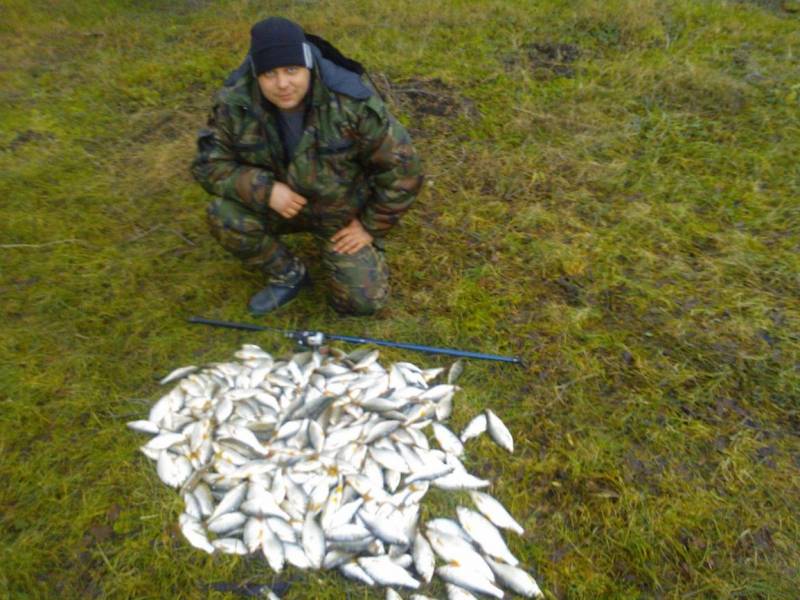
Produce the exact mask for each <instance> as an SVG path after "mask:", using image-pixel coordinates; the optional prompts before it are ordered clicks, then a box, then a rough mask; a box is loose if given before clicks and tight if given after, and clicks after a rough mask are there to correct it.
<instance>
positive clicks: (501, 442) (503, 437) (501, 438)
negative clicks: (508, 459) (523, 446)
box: [486, 408, 514, 452]
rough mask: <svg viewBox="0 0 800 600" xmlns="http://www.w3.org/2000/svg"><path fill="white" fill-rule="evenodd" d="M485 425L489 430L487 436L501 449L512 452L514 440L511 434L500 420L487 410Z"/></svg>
mask: <svg viewBox="0 0 800 600" xmlns="http://www.w3.org/2000/svg"><path fill="white" fill-rule="evenodd" d="M486 424H487V428H488V429H489V435H490V436H492V439H493V440H494V441H495V442H496V443H497V445H498V446H500V447H501V448H505V449H506V450H508V451H509V452H514V438H513V437H511V432H510V431H509V430H508V428H507V427H506V426H505V423H503V421H501V420H500V417H498V416H497V415H496V414H494V413H493V412H492V411H491V410H489V409H488V408H487V409H486Z"/></svg>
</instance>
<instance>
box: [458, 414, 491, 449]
mask: <svg viewBox="0 0 800 600" xmlns="http://www.w3.org/2000/svg"><path fill="white" fill-rule="evenodd" d="M484 431H486V414H485V413H481V414H479V415H477V416H475V417H474V418H473V419H472V420H471V421H470V422H469V423H467V426H466V427H464V430H463V431H462V432H461V435H460V439H461V442H462V443H466V442H467V440H471V439H472V438H475V437H478V436H479V435H480V434H482V433H483V432H484Z"/></svg>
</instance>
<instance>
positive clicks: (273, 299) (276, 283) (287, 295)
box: [248, 260, 311, 315]
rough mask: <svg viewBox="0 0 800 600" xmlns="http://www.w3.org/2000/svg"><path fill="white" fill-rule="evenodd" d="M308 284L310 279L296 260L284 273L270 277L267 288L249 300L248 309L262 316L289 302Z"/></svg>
mask: <svg viewBox="0 0 800 600" xmlns="http://www.w3.org/2000/svg"><path fill="white" fill-rule="evenodd" d="M310 284H311V278H310V277H309V276H308V271H307V270H306V267H305V265H304V264H303V263H301V262H300V261H299V260H296V261H295V263H294V265H293V267H292V268H291V269H289V270H288V271H287V272H286V273H283V274H282V275H272V276H270V282H269V284H268V285H267V287H265V288H264V289H262V290H259V291H258V292H256V294H255V295H254V296H253V297H252V298H250V303H249V304H248V308H249V309H250V312H251V313H252V314H254V315H264V314H266V313H268V312H270V311H272V310H275V309H276V308H278V307H279V306H283V305H284V304H286V303H287V302H289V301H290V300H291V299H292V298H294V297H295V296H297V294H298V293H299V292H300V290H301V289H302V288H303V287H304V286H307V285H310Z"/></svg>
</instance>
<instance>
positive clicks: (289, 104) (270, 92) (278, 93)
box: [258, 67, 311, 110]
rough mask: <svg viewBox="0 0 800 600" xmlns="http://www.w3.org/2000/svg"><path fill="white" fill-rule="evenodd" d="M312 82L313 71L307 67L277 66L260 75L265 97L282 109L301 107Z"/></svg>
mask: <svg viewBox="0 0 800 600" xmlns="http://www.w3.org/2000/svg"><path fill="white" fill-rule="evenodd" d="M310 84H311V71H309V70H308V69H306V68H305V67H276V68H275V69H272V70H271V71H265V72H264V73H261V75H259V76H258V87H260V88H261V93H262V94H264V97H265V98H266V99H267V100H269V101H270V102H272V103H273V104H274V105H275V106H277V107H278V108H279V109H281V110H293V109H295V108H299V107H300V105H301V104H302V102H303V98H305V97H306V93H307V92H308V87H309V85H310Z"/></svg>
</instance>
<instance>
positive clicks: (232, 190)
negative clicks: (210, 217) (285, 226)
mask: <svg viewBox="0 0 800 600" xmlns="http://www.w3.org/2000/svg"><path fill="white" fill-rule="evenodd" d="M231 110H235V107H234V108H232V107H230V106H229V105H227V104H224V103H217V104H216V105H215V106H214V108H213V110H212V112H211V116H210V117H209V119H208V128H207V129H202V130H200V133H199V136H198V139H197V156H196V157H195V159H194V161H193V162H192V175H193V176H194V178H195V179H196V180H197V181H198V182H199V183H200V185H202V186H203V188H204V189H205V190H206V191H207V192H208V193H209V194H213V195H215V196H221V197H223V198H227V199H230V200H236V201H238V202H241V203H242V204H244V205H245V206H247V207H249V208H251V209H252V210H254V211H257V212H266V210H267V208H268V207H269V196H270V193H271V192H272V184H273V182H274V177H273V174H272V172H270V171H269V170H267V169H264V168H259V167H255V166H252V165H247V164H243V163H241V162H238V161H237V158H236V153H235V152H234V151H233V143H234V142H233V140H234V138H233V135H232V131H233V128H232V122H233V121H232V117H231Z"/></svg>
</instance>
